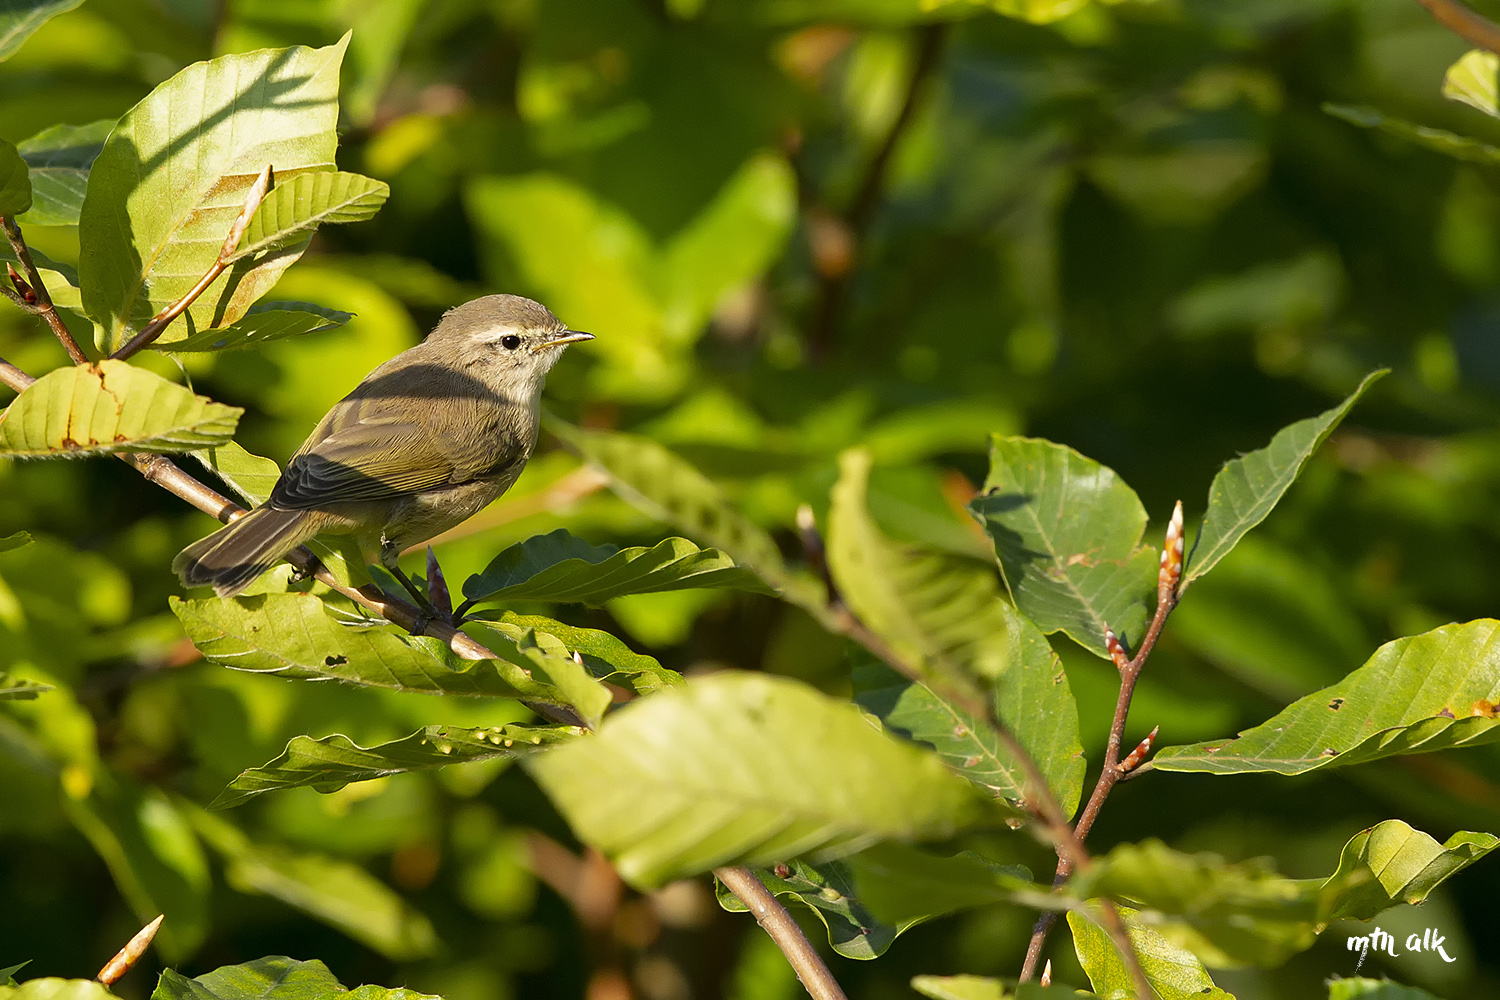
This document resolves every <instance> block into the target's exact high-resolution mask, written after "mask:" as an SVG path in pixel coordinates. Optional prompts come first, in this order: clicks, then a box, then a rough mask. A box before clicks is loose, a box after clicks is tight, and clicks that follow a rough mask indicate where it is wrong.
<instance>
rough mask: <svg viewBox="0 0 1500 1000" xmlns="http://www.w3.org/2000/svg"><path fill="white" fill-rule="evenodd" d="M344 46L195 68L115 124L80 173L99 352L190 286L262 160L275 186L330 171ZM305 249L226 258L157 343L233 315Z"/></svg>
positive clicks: (85, 259)
mask: <svg viewBox="0 0 1500 1000" xmlns="http://www.w3.org/2000/svg"><path fill="white" fill-rule="evenodd" d="M347 44H348V38H347V36H346V37H345V38H344V39H343V40H342V41H340V42H338V43H337V44H335V45H331V46H328V47H326V48H321V49H308V48H303V47H301V46H293V47H291V48H285V49H260V50H257V51H255V52H246V53H243V54H237V55H226V56H220V57H219V58H217V59H211V60H208V61H207V62H199V63H194V64H193V65H191V66H189V67H188V68H186V69H184V70H183V71H182V72H180V73H178V74H177V75H176V76H174V77H172V78H171V79H170V80H168V81H166V82H165V83H163V84H161V85H160V86H159V87H157V88H156V89H155V90H153V91H152V92H151V93H150V94H149V95H147V96H146V98H145V99H144V100H142V101H141V102H140V103H139V104H137V105H136V106H135V107H134V108H132V109H130V110H129V111H127V112H126V113H125V115H124V117H122V118H121V119H120V122H119V124H118V125H116V126H115V129H114V131H113V132H111V133H110V136H109V139H108V140H106V142H105V143H104V150H103V152H101V153H100V154H99V157H98V159H96V160H95V161H94V165H93V169H92V170H90V172H89V182H88V194H87V196H86V197H85V198H84V203H83V212H82V215H81V216H80V219H79V238H80V241H81V244H82V248H83V249H82V253H81V255H80V258H79V267H78V270H79V276H80V277H81V278H82V281H83V284H82V287H83V289H84V296H83V305H84V308H85V309H86V310H87V311H88V314H89V316H91V317H92V318H93V319H94V320H95V321H96V322H98V323H99V324H101V325H102V326H103V327H104V328H105V332H106V333H107V335H108V338H109V342H110V343H111V344H114V343H118V342H119V341H121V340H122V339H124V337H125V336H126V335H127V332H128V331H129V330H130V329H140V328H141V327H143V326H145V324H146V323H147V322H149V321H150V319H151V317H152V316H154V315H155V314H156V313H158V312H159V311H160V310H162V309H163V308H164V307H166V306H168V305H170V304H171V303H173V302H175V301H177V300H178V299H179V298H181V297H182V296H183V294H184V293H186V292H187V291H188V290H189V289H191V288H192V287H193V286H194V285H195V284H196V283H197V282H198V280H199V279H200V278H201V277H202V276H203V274H204V273H205V272H206V271H207V270H208V268H209V266H210V265H212V264H213V262H214V261H215V260H216V259H217V257H218V254H219V248H220V247H221V245H222V244H223V242H224V237H225V236H226V235H227V234H228V233H229V228H230V226H231V224H232V223H233V222H234V220H235V219H236V217H238V215H239V213H240V211H241V209H242V208H243V206H244V202H245V194H246V192H247V191H248V189H249V187H250V185H251V184H252V183H253V182H254V181H255V179H256V178H257V177H258V176H259V175H260V173H261V171H262V170H263V169H264V168H265V166H266V165H267V164H270V165H271V166H272V167H273V168H274V170H275V172H276V176H277V177H278V178H280V180H281V182H282V183H283V184H290V183H291V182H293V181H294V180H295V178H296V177H297V175H299V174H302V173H306V172H309V171H320V172H328V171H332V170H334V148H335V146H336V144H337V135H336V133H335V131H334V126H335V125H336V123H337V119H338V86H339V65H340V63H341V61H342V60H343V56H344V48H345V46H346V45H347ZM306 246H307V244H306V241H303V242H301V243H297V244H295V245H294V246H291V247H287V248H286V249H283V250H279V251H272V252H268V253H267V254H265V255H264V256H262V257H259V258H256V259H253V260H252V259H245V260H241V261H239V262H238V263H236V264H235V265H234V266H233V267H231V268H230V269H229V270H228V271H226V272H225V273H224V274H222V275H220V276H219V278H218V279H216V280H215V281H214V282H213V284H211V285H210V286H209V287H208V289H207V290H206V291H205V292H204V293H203V294H202V295H200V296H199V297H198V299H197V300H196V301H195V302H194V303H193V305H192V306H191V307H190V309H189V310H188V314H187V316H188V318H187V320H186V323H185V324H177V323H174V324H173V325H172V326H170V327H168V328H167V331H166V332H165V333H164V334H163V335H162V338H161V340H162V342H163V343H170V342H171V341H173V340H181V339H183V338H184V337H186V336H187V334H188V332H189V331H190V330H203V329H209V328H213V327H222V326H225V325H227V324H229V323H233V322H234V321H235V320H237V319H239V318H240V317H241V316H243V315H244V314H245V311H246V310H247V309H249V308H250V305H251V304H252V303H253V302H255V301H256V300H257V299H259V298H260V297H261V296H262V295H264V294H265V293H266V292H268V291H269V290H270V289H271V286H272V285H274V284H275V283H276V280H277V278H278V277H279V276H280V275H281V272H282V271H284V270H285V269H286V268H287V267H289V266H290V265H291V264H292V263H293V262H294V261H295V260H296V259H297V258H298V257H299V256H300V255H301V253H302V251H303V250H304V249H305V248H306Z"/></svg>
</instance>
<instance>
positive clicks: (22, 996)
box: [0, 21, 115, 1000]
mask: <svg viewBox="0 0 1500 1000" xmlns="http://www.w3.org/2000/svg"><path fill="white" fill-rule="evenodd" d="M3 23H4V22H3V21H0V24H3ZM25 964H26V963H25V962H22V963H21V965H25ZM16 968H20V966H16ZM0 1000H115V995H114V994H113V993H111V992H110V991H109V990H108V989H106V988H105V987H104V984H103V983H99V982H96V981H95V980H92V979H56V978H53V977H50V976H48V977H45V978H42V979H28V980H26V982H24V983H22V984H20V985H19V986H14V987H11V986H3V985H0Z"/></svg>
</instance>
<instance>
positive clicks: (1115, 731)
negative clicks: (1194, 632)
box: [1021, 501, 1183, 983]
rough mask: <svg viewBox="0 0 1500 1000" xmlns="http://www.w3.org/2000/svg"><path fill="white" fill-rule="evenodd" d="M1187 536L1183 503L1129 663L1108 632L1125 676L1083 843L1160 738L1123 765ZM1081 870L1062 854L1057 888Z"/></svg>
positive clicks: (1036, 936) (1028, 965)
mask: <svg viewBox="0 0 1500 1000" xmlns="http://www.w3.org/2000/svg"><path fill="white" fill-rule="evenodd" d="M1182 531H1183V529H1182V503H1181V501H1179V502H1178V504H1177V506H1176V507H1175V508H1174V509H1173V511H1172V520H1171V521H1170V522H1169V523H1168V524H1167V538H1166V542H1165V543H1164V544H1163V546H1162V553H1161V569H1160V571H1159V572H1158V573H1157V583H1156V613H1155V614H1154V615H1152V616H1151V624H1150V625H1149V626H1147V628H1146V634H1145V635H1144V636H1142V638H1141V642H1140V646H1139V647H1138V648H1137V649H1136V651H1135V656H1133V657H1130V658H1128V659H1127V658H1126V655H1125V648H1124V647H1123V646H1122V645H1121V644H1120V641H1119V640H1118V639H1117V638H1115V635H1114V633H1113V632H1109V631H1106V632H1105V640H1106V645H1107V646H1108V648H1109V653H1110V658H1111V659H1112V660H1113V661H1114V663H1115V666H1116V668H1117V669H1118V670H1119V671H1120V693H1119V696H1118V697H1117V698H1116V699H1115V717H1114V721H1113V722H1112V723H1111V724H1110V727H1109V743H1108V744H1107V745H1106V747H1105V750H1104V767H1103V769H1102V770H1101V771H1100V772H1099V780H1098V781H1096V782H1095V783H1094V791H1093V793H1092V794H1091V795H1090V796H1089V800H1088V803H1087V804H1086V805H1085V806H1084V807H1083V811H1082V812H1081V813H1079V814H1078V822H1077V823H1076V824H1075V825H1074V827H1073V833H1074V835H1075V836H1076V837H1077V838H1078V839H1079V840H1083V839H1084V838H1085V837H1087V836H1088V835H1089V831H1090V830H1091V829H1093V826H1094V820H1096V819H1098V818H1099V811H1100V810H1101V809H1103V808H1104V800H1105V799H1107V798H1109V793H1110V792H1112V791H1114V787H1115V785H1116V784H1118V783H1119V782H1120V781H1121V780H1123V779H1124V778H1125V776H1126V775H1128V774H1129V773H1130V772H1131V771H1132V770H1133V769H1134V768H1135V767H1136V766H1137V765H1139V764H1140V762H1141V760H1142V759H1143V758H1144V757H1145V755H1146V754H1147V753H1148V752H1149V751H1150V748H1151V741H1152V740H1153V739H1154V738H1155V736H1156V730H1154V729H1153V730H1152V731H1151V735H1150V736H1148V737H1147V738H1146V739H1145V741H1143V743H1142V744H1141V746H1140V747H1137V748H1136V751H1135V752H1133V753H1132V754H1131V755H1130V756H1129V757H1128V758H1126V761H1125V762H1124V763H1123V764H1122V763H1121V760H1120V750H1121V748H1122V743H1123V741H1124V738H1125V723H1126V721H1127V720H1128V719H1129V717H1130V702H1131V699H1132V698H1134V696H1135V685H1136V682H1137V681H1139V680H1140V678H1141V670H1142V668H1144V667H1145V666H1146V660H1147V659H1149V658H1150V656H1151V650H1153V649H1154V648H1156V640H1157V639H1159V638H1160V637H1161V632H1162V629H1163V628H1164V627H1165V626H1166V624H1167V617H1168V616H1169V615H1170V614H1171V613H1172V609H1173V608H1175V607H1177V597H1178V592H1179V586H1180V584H1181V581H1182V561H1183V535H1182ZM1076 867H1077V866H1076V865H1075V864H1074V863H1073V862H1072V859H1071V858H1068V857H1066V856H1065V855H1064V854H1063V853H1062V852H1061V851H1059V852H1058V855H1057V872H1056V874H1055V875H1054V876H1053V879H1052V884H1053V886H1054V887H1057V886H1060V885H1062V884H1063V883H1064V882H1066V881H1067V879H1068V876H1069V875H1070V874H1071V873H1072V872H1073V871H1074V869H1075V868H1076ZM1056 920H1057V915H1056V914H1055V913H1050V912H1049V913H1043V914H1042V915H1041V916H1040V917H1038V918H1037V922H1036V926H1035V927H1034V928H1033V929H1032V932H1031V941H1030V943H1029V944H1028V946H1027V948H1026V962H1025V964H1024V965H1023V966H1022V967H1021V982H1023V983H1024V982H1028V981H1029V980H1030V979H1031V977H1032V976H1033V975H1034V974H1035V973H1036V965H1037V962H1038V960H1040V959H1041V956H1042V946H1043V945H1045V944H1046V942H1047V934H1048V933H1049V932H1050V931H1051V930H1052V925H1053V923H1054V922H1055V921H1056Z"/></svg>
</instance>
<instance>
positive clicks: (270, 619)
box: [171, 594, 610, 721]
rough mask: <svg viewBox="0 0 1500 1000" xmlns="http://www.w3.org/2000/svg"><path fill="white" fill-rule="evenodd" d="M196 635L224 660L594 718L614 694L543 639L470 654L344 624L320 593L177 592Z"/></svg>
mask: <svg viewBox="0 0 1500 1000" xmlns="http://www.w3.org/2000/svg"><path fill="white" fill-rule="evenodd" d="M171 607H172V611H173V612H174V613H175V614H176V615H177V617H178V619H179V620H180V621H181V622H182V626H183V628H184V629H185V630H186V631H187V634H188V638H190V639H191V640H192V641H193V644H194V645H196V646H197V647H198V648H199V649H200V650H201V651H202V652H203V655H204V656H206V657H207V658H208V659H210V660H212V661H213V662H215V663H219V664H221V665H223V666H226V667H233V668H234V669H236V670H249V671H254V672H256V673H269V674H275V675H277V676H280V677H296V678H300V679H304V680H336V681H342V682H344V683H346V684H357V685H362V686H369V687H383V688H394V689H396V690H401V691H425V692H428V693H432V694H438V693H441V694H467V695H488V696H496V697H508V698H526V699H528V700H531V701H536V702H542V703H546V704H552V705H563V706H569V707H572V708H574V709H576V710H577V711H578V712H579V713H580V714H582V716H583V717H584V719H585V720H588V721H593V720H596V719H598V718H599V716H600V715H602V714H603V711H604V709H605V707H606V706H607V705H608V704H609V701H610V695H609V691H608V690H607V689H606V688H604V687H603V686H602V685H600V684H599V683H597V682H596V681H594V680H593V679H592V678H590V677H589V676H588V672H587V671H586V670H585V669H584V667H583V666H582V665H581V664H578V663H575V662H574V661H573V660H571V659H569V658H567V657H565V656H558V655H554V654H550V653H547V652H546V651H545V650H543V649H542V648H541V647H540V646H539V645H537V643H536V640H535V637H534V636H525V637H523V638H522V639H521V640H520V641H515V642H512V641H510V640H507V639H505V638H504V637H503V636H495V639H496V640H497V641H496V642H495V644H494V645H495V647H496V649H495V651H496V652H498V653H500V654H501V655H502V656H507V657H510V658H508V659H501V660H464V659H461V658H459V657H458V656H457V654H455V653H453V651H452V650H450V649H449V648H448V646H447V645H445V644H444V643H442V642H440V641H439V640H436V639H431V638H427V637H424V636H413V635H406V634H404V633H397V632H395V631H389V630H387V629H385V628H381V627H379V626H378V625H374V624H372V625H370V626H366V627H354V626H346V625H342V624H340V623H339V622H338V621H337V620H335V619H334V618H333V617H332V616H330V615H329V614H328V612H327V609H326V607H325V606H324V604H323V602H322V601H321V600H319V599H318V598H317V597H315V596H313V595H311V594H261V595H257V596H255V597H243V598H239V599H237V600H218V599H210V600H199V601H183V600H178V599H175V598H174V599H173V600H172V603H171Z"/></svg>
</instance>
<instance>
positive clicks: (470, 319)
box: [172, 295, 594, 597]
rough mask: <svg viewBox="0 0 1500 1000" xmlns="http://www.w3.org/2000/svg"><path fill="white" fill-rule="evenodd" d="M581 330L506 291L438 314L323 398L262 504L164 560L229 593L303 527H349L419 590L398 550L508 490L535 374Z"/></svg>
mask: <svg viewBox="0 0 1500 1000" xmlns="http://www.w3.org/2000/svg"><path fill="white" fill-rule="evenodd" d="M592 339H594V338H593V335H592V334H588V333H579V332H577V331H575V330H569V329H567V328H566V327H565V326H564V325H563V324H562V322H561V321H559V320H558V318H557V317H556V316H554V315H552V313H551V312H550V311H549V310H548V309H547V308H546V307H545V306H543V305H541V304H540V303H538V302H533V301H532V300H531V299H526V298H522V297H520V296H518V295H487V296H485V297H483V298H479V299H475V300H473V301H472V302H466V303H464V304H463V305H461V306H458V307H456V308H454V309H450V310H449V311H448V312H447V313H446V314H444V316H443V318H442V320H441V321H440V322H439V323H438V325H437V327H436V328H435V329H434V330H433V331H432V333H431V334H429V335H428V337H427V339H426V340H424V341H423V342H422V343H420V344H418V345H417V346H415V347H413V348H411V349H409V350H407V351H403V352H402V353H401V354H398V355H396V357H394V358H392V359H391V360H389V361H387V362H386V363H385V364H383V365H381V366H380V367H379V368H376V369H375V370H374V371H372V372H371V373H370V374H369V375H367V376H365V379H364V381H363V382H361V383H360V384H359V385H358V386H356V387H355V389H354V391H353V392H351V393H349V395H347V396H345V397H344V398H343V399H341V400H340V401H339V402H337V403H335V404H334V406H333V409H331V410H329V411H328V414H327V416H325V417H324V418H323V420H322V421H321V422H320V423H319V424H318V426H317V428H316V429H315V430H314V431H313V432H312V434H311V435H309V436H308V439H307V440H306V441H305V442H304V443H303V444H302V447H301V448H299V449H297V453H296V454H295V455H293V456H292V459H291V461H290V462H289V463H288V464H287V467H286V471H284V472H283V473H282V474H281V478H280V479H278V480H277V482H276V486H275V488H274V489H273V490H272V491H271V497H270V499H269V500H267V501H266V502H265V503H263V504H261V505H260V506H259V507H256V508H255V509H254V510H252V511H250V512H249V513H248V514H245V515H244V516H242V517H240V518H238V519H237V520H235V521H232V522H230V523H229V524H227V525H225V526H224V527H222V528H220V529H219V530H218V531H216V532H214V533H213V534H212V535H209V536H208V537H207V538H203V539H200V540H199V541H196V542H194V543H193V544H192V545H189V546H188V547H187V548H185V549H183V550H182V552H181V553H179V554H178V556H177V558H176V559H174V560H173V561H172V569H173V570H174V571H175V572H176V573H177V575H178V576H179V577H180V578H181V579H182V582H183V583H184V584H186V585H187V586H190V587H196V586H212V587H213V588H214V591H215V593H217V594H218V595H219V596H220V597H232V596H234V595H235V594H238V593H240V592H241V591H242V590H244V589H245V588H246V587H248V586H249V585H250V584H251V583H252V582H254V580H255V579H256V577H258V576H260V575H261V574H262V573H263V572H265V571H266V570H267V569H269V568H270V567H271V566H272V565H273V564H275V563H276V562H277V561H278V560H280V559H282V558H283V557H285V556H286V554H287V553H289V552H291V551H292V549H294V548H296V547H297V546H298V545H301V544H302V543H303V542H305V541H307V540H308V539H310V538H312V537H313V536H314V535H317V534H319V533H322V532H328V533H334V534H352V535H354V536H355V537H356V539H357V540H358V542H359V545H360V548H361V550H362V551H363V552H364V553H365V555H366V558H367V559H370V560H371V561H376V560H378V561H379V563H380V564H381V565H382V566H384V567H386V568H387V569H388V570H390V571H392V573H393V574H394V575H396V577H397V578H398V579H400V580H401V582H402V583H403V584H404V585H406V586H407V588H408V589H409V590H412V591H413V593H414V595H415V594H417V593H418V592H417V591H416V590H415V589H414V588H413V587H412V585H411V582H410V581H409V580H408V579H407V578H406V577H405V576H404V575H403V574H402V573H401V571H400V569H399V568H398V567H397V565H396V561H397V559H398V558H399V557H400V555H401V552H402V551H403V550H404V549H406V548H408V547H410V546H412V545H416V544H418V543H420V542H423V541H426V540H427V539H429V538H431V537H433V536H434V535H437V534H439V533H441V532H443V531H446V530H448V529H449V528H451V527H453V526H454V525H456V524H459V523H460V522H462V521H464V520H465V519H467V518H468V517H470V516H472V515H473V514H475V513H477V512H479V511H480V510H481V509H483V508H484V507H485V506H487V505H488V504H489V503H490V502H491V501H493V500H494V499H495V498H496V497H498V496H500V495H501V494H502V493H504V492H505V491H506V490H508V489H510V486H511V484H512V483H514V482H515V481H516V477H517V476H519V475H520V474H521V469H522V468H524V467H525V465H526V460H527V459H528V458H530V457H531V451H532V449H533V448H534V447H535V446H536V438H537V424H538V420H539V415H540V410H541V395H542V387H543V385H544V384H545V382H546V380H547V372H548V371H549V370H550V369H551V368H552V366H553V365H554V364H556V363H557V359H558V358H559V357H561V356H562V352H563V351H564V350H565V349H566V348H567V346H568V345H569V344H576V343H578V342H579V341H584V340H592Z"/></svg>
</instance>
